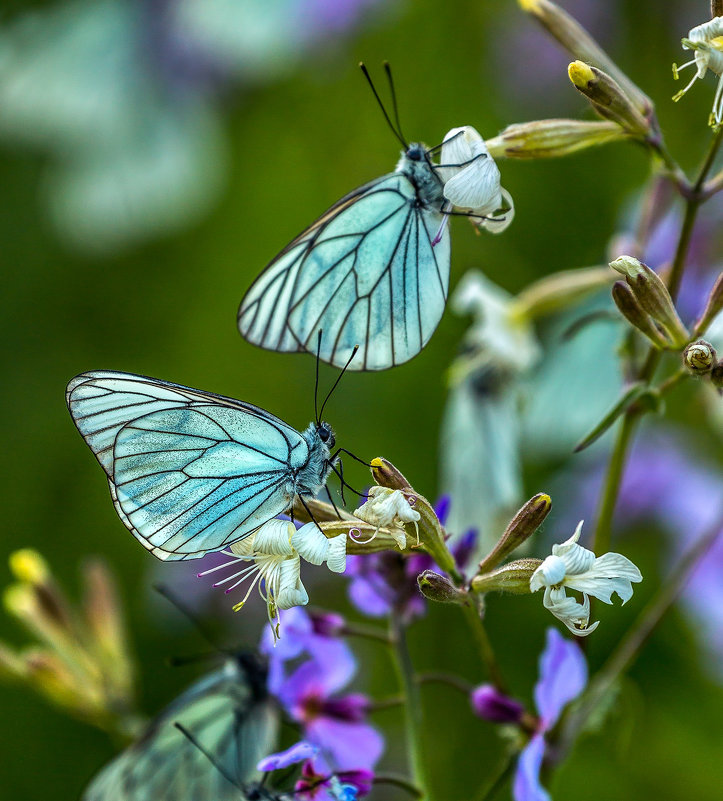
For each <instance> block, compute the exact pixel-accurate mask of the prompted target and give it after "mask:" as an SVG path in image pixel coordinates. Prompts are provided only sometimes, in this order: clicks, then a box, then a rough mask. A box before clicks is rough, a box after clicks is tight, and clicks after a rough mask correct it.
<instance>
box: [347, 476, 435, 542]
mask: <svg viewBox="0 0 723 801" xmlns="http://www.w3.org/2000/svg"><path fill="white" fill-rule="evenodd" d="M354 514H355V515H356V516H357V517H358V518H359V519H360V520H364V521H365V522H366V523H371V524H372V525H373V526H376V527H377V531H378V530H379V529H380V528H386V529H389V532H390V534H391V535H392V537H394V541H395V542H396V543H397V545H398V546H399V548H400V550H401V549H403V548H404V547H405V546H406V544H407V535H406V532H405V530H404V524H405V523H414V527H415V528H416V529H417V537H419V528H418V527H417V521H418V520H419V518H420V514H419V512H416V511H415V510H414V509H412V507H411V506H410V504H409V501H408V500H407V498H406V497H405V496H404V493H403V492H402V491H401V490H393V489H390V488H389V487H379V486H375V487H372V488H371V489H370V490H369V496H368V500H367V501H366V502H365V503H363V504H362V505H361V506H360V507H359V508H358V509H357V510H356V511H355V512H354Z"/></svg>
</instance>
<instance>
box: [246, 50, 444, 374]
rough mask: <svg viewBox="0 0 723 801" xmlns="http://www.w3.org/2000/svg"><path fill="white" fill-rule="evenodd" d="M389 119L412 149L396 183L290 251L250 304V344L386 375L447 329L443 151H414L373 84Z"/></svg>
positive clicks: (326, 217)
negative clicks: (442, 326)
mask: <svg viewBox="0 0 723 801" xmlns="http://www.w3.org/2000/svg"><path fill="white" fill-rule="evenodd" d="M362 69H363V70H364V74H365V76H366V77H367V80H368V81H369V83H370V85H371V88H372V91H373V92H374V95H375V97H376V99H377V101H378V102H379V105H380V106H381V109H382V112H383V114H384V116H385V119H386V120H387V122H388V123H389V126H390V127H391V129H392V131H393V132H394V134H395V135H396V137H397V138H398V139H399V140H400V141H401V142H402V144H403V145H404V148H405V149H404V151H403V153H402V157H401V159H400V160H399V163H398V164H397V167H396V170H395V171H394V172H392V173H389V174H387V175H384V176H382V177H381V178H377V179H376V180H374V181H371V182H370V183H368V184H365V185H364V186H362V187H360V188H359V189H355V190H354V191H353V192H351V193H350V194H348V195H346V197H344V198H342V199H341V200H340V201H338V202H337V203H335V204H334V205H333V206H332V207H331V208H330V209H329V210H328V211H326V212H325V213H324V214H322V216H321V217H320V218H319V219H318V220H316V222H314V223H312V225H311V226H309V227H308V228H307V229H306V230H305V231H303V232H302V233H301V234H299V235H298V236H297V237H296V238H295V239H294V240H293V241H292V242H291V243H290V244H289V245H287V246H286V247H285V248H284V249H283V250H282V251H281V253H279V255H278V256H276V258H274V259H273V260H272V261H271V263H270V264H269V265H268V266H267V267H266V269H265V270H264V271H263V272H262V273H261V275H260V276H259V277H258V278H257V279H256V281H255V282H254V283H253V284H252V286H251V288H250V289H249V290H248V292H247V293H246V295H245V297H244V298H243V300H242V301H241V305H240V308H239V312H238V326H239V330H240V332H241V334H242V336H243V337H245V338H246V339H247V340H248V341H249V342H251V343H253V344H255V345H259V346H260V347H263V348H266V349H269V350H276V351H307V352H314V351H315V348H314V345H315V344H316V343H315V336H316V332H317V330H318V329H320V328H321V329H323V331H324V335H325V341H324V343H323V344H322V347H321V349H320V351H319V357H320V358H321V359H322V361H325V362H328V363H329V364H332V365H335V366H342V365H343V364H344V363H345V362H346V361H347V359H348V358H349V354H350V353H351V352H352V349H353V348H354V347H355V346H356V345H358V346H359V357H358V359H356V361H355V363H354V365H353V366H352V368H351V369H354V370H385V369H387V368H389V367H394V366H395V365H398V364H402V363H403V362H406V361H408V360H409V359H411V358H412V357H414V356H416V355H417V353H419V352H420V351H421V350H422V348H424V346H425V345H426V344H427V343H428V342H429V340H430V338H431V336H432V334H433V333H434V330H435V329H436V327H437V324H438V323H439V321H440V319H441V317H442V313H443V312H444V307H445V304H446V301H447V292H448V289H449V269H450V245H449V233H448V231H447V227H446V225H445V221H446V215H447V214H448V213H449V212H448V211H447V210H446V209H445V205H446V204H447V200H446V199H445V196H444V194H443V188H444V181H443V180H442V177H441V176H440V174H439V173H438V172H437V167H438V165H435V164H434V163H433V162H432V159H431V156H432V153H433V151H435V150H436V148H431V149H427V148H426V147H425V146H424V145H422V144H419V143H415V144H408V143H407V142H406V141H405V139H404V137H403V135H402V133H401V129H400V128H399V118H398V114H397V110H396V98H395V95H394V86H393V83H392V81H391V73H390V72H389V70H388V67H387V75H388V77H389V82H390V86H391V88H392V98H393V101H394V110H395V118H396V124H397V127H396V128H395V126H394V125H393V124H392V122H391V120H390V118H389V115H388V114H387V112H386V110H385V109H384V105H383V104H382V102H381V100H380V98H379V95H378V94H377V92H376V89H375V88H374V85H373V83H372V82H371V79H370V77H369V75H368V73H367V72H366V69H365V68H364V66H363V65H362Z"/></svg>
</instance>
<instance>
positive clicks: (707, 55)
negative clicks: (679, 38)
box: [673, 17, 723, 123]
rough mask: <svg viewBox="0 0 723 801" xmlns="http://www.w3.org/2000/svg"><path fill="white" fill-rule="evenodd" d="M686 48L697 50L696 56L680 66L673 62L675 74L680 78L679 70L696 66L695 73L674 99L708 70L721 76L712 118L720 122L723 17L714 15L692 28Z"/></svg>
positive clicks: (685, 42)
mask: <svg viewBox="0 0 723 801" xmlns="http://www.w3.org/2000/svg"><path fill="white" fill-rule="evenodd" d="M683 49H684V50H695V56H694V57H693V58H692V59H691V60H690V61H688V62H686V63H685V64H682V65H681V66H680V67H678V66H676V65H675V64H673V75H674V76H675V79H676V80H677V79H678V72H679V71H680V70H682V69H685V68H686V67H691V66H695V68H696V72H695V75H694V76H693V77H692V78H691V80H690V83H689V84H688V85H687V86H686V87H684V88H683V89H681V90H680V92H678V93H677V94H676V95H675V96H674V97H673V100H675V101H678V100H680V98H681V97H683V95H684V94H685V93H686V92H687V91H688V89H690V87H691V86H692V85H693V84H694V83H695V82H696V81H697V80H698V79H699V78H704V77H705V73H706V71H707V70H710V71H711V72H714V73H715V74H716V75H719V76H721V77H720V78H719V80H718V88H717V89H716V93H715V97H714V98H713V111H712V113H711V119H712V120H715V122H716V123H720V122H721V120H722V119H723V17H714V18H713V19H712V20H711V21H710V22H705V23H703V25H698V26H697V27H695V28H692V29H691V30H690V32H689V33H688V38H687V39H683Z"/></svg>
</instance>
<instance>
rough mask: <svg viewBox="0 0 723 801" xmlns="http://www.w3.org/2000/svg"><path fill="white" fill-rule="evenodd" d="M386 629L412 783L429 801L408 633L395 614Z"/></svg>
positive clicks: (420, 711) (417, 690) (419, 704)
mask: <svg viewBox="0 0 723 801" xmlns="http://www.w3.org/2000/svg"><path fill="white" fill-rule="evenodd" d="M389 630H390V632H389V633H390V636H391V639H392V642H393V643H394V648H393V649H392V653H393V654H394V666H395V668H396V671H397V678H398V679H399V687H400V689H401V691H402V695H403V696H404V724H405V729H406V734H407V752H408V754H409V766H410V768H411V772H412V782H413V784H414V785H415V786H416V787H419V788H420V789H421V791H422V797H423V798H425V799H427V801H431V799H432V796H431V793H430V786H429V777H428V776H427V769H426V763H425V760H424V748H423V743H422V726H423V716H422V700H421V697H420V693H419V684H418V683H417V680H416V676H415V674H414V666H413V664H412V659H411V657H410V655H409V648H408V646H407V634H406V630H405V628H404V625H403V624H402V623H401V621H400V620H399V618H398V616H396V615H392V616H391V618H390V621H389Z"/></svg>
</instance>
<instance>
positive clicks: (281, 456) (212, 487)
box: [67, 372, 309, 560]
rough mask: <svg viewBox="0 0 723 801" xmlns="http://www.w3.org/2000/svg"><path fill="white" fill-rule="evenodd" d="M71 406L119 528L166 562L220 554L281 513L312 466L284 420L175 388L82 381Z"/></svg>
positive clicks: (73, 387) (124, 377)
mask: <svg viewBox="0 0 723 801" xmlns="http://www.w3.org/2000/svg"><path fill="white" fill-rule="evenodd" d="M67 401H68V408H69V409H70V413H71V415H72V417H73V420H74V422H75V424H76V426H77V427H78V430H79V431H80V433H81V434H82V435H83V438H84V439H85V441H86V442H87V443H88V445H89V446H90V448H91V450H92V451H93V453H94V454H95V455H96V457H97V459H98V461H99V462H100V464H101V466H102V467H103V469H104V470H105V472H106V474H107V476H108V482H109V484H110V490H111V496H112V498H113V502H114V504H115V507H116V510H117V512H118V514H119V516H120V518H121V520H122V521H123V522H124V524H125V525H126V526H127V527H128V528H129V529H130V531H131V532H132V533H133V534H134V535H135V536H136V537H137V538H138V539H139V540H140V542H141V543H142V544H143V545H144V546H145V547H146V548H147V549H148V550H150V551H151V552H152V553H153V554H154V555H155V556H157V557H158V558H160V559H171V560H175V559H193V558H197V557H200V556H203V555H204V554H205V553H207V552H208V551H214V550H220V549H221V548H223V547H225V546H226V545H228V544H230V543H231V542H235V541H236V540H239V539H241V538H242V537H243V536H245V535H246V534H249V533H250V532H251V531H253V530H254V529H255V528H257V527H258V526H259V525H261V524H262V523H264V522H265V521H266V520H269V519H270V518H272V517H274V516H275V515H277V514H279V513H280V512H283V511H285V510H286V509H287V508H288V506H289V504H290V503H291V501H292V500H293V495H294V484H293V475H294V472H295V471H296V470H298V469H300V468H302V467H304V466H305V465H306V463H307V462H308V460H309V449H308V445H307V444H306V441H305V440H304V438H303V437H302V436H301V435H300V434H299V433H298V432H297V431H296V430H294V429H293V428H291V427H290V426H288V425H287V424H286V423H284V422H283V421H282V420H279V419H278V418H276V417H274V416H273V415H271V414H269V413H268V412H265V411H264V410H263V409H259V408H258V407H256V406H251V405H250V404H245V403H242V402H241V401H236V400H233V399H232V398H226V397H223V396H220V395H214V394H212V393H206V392H200V391H198V390H194V389H191V388H189V387H183V386H180V385H178V384H171V383H168V382H165V381H158V380H155V379H152V378H146V377H145V376H137V375H131V374H128V373H115V372H93V373H84V374H82V375H80V376H77V377H76V378H74V379H73V380H72V381H71V382H70V384H69V386H68V392H67Z"/></svg>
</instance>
